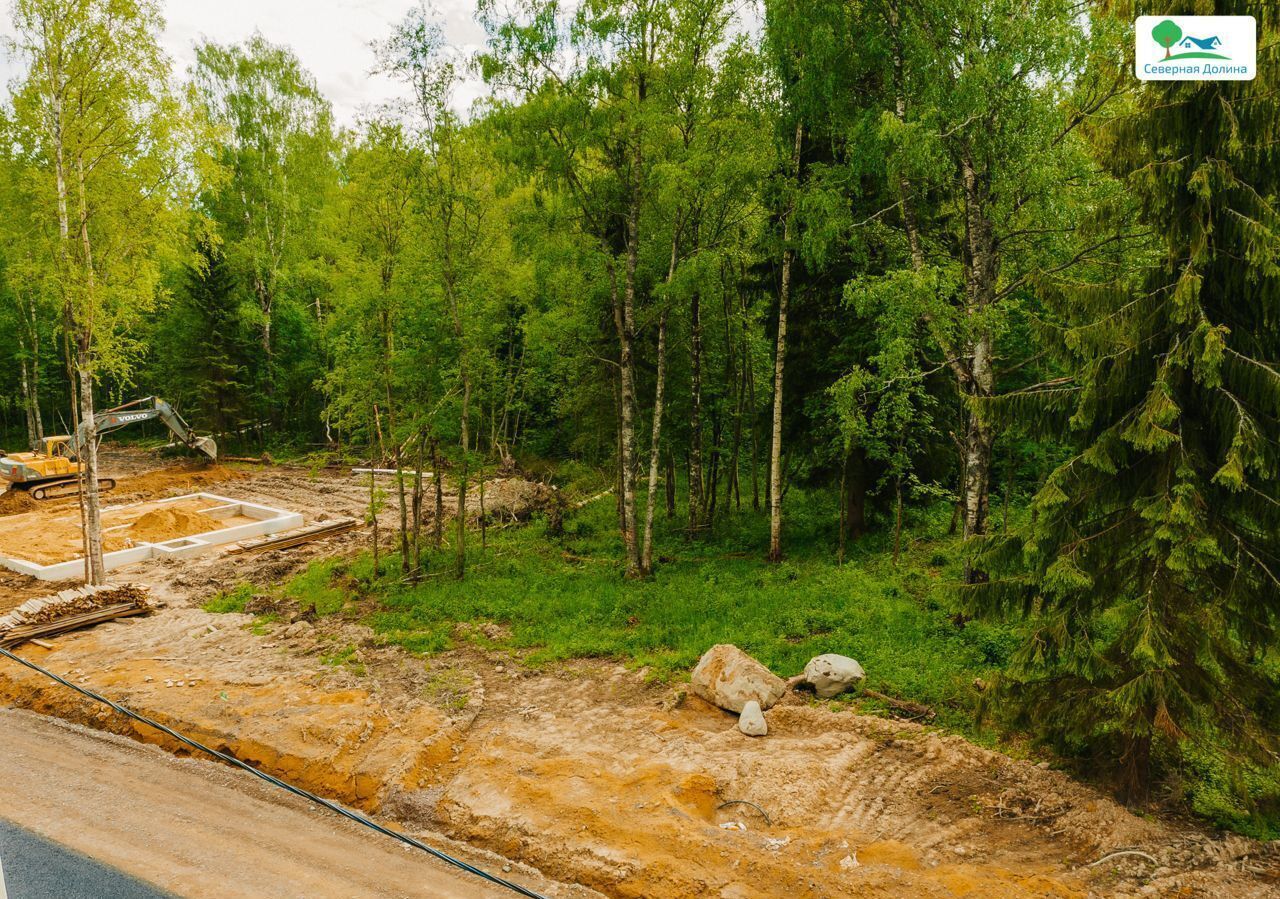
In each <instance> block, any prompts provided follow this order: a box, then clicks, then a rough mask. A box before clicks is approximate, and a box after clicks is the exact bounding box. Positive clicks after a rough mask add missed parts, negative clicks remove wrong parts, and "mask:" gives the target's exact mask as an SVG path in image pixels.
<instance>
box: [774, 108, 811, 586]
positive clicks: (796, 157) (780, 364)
mask: <svg viewBox="0 0 1280 899" xmlns="http://www.w3.org/2000/svg"><path fill="white" fill-rule="evenodd" d="M803 140H804V125H803V124H797V125H796V143H795V149H794V151H793V152H792V157H791V167H792V174H793V176H794V178H795V180H796V188H797V189H798V187H799V180H800V146H801V142H802V141H803ZM794 213H795V201H794V199H793V200H790V201H789V202H788V208H787V211H786V219H785V222H784V224H783V226H782V242H783V251H782V283H781V284H780V285H779V289H778V344H777V352H776V354H775V357H774V365H773V437H772V440H771V443H770V447H769V561H770V562H780V561H782V385H783V370H784V366H785V365H786V358H787V303H788V300H789V299H790V296H791V263H792V259H793V258H794V256H795V252H794V251H793V249H792V247H791V230H792V218H793V216H794Z"/></svg>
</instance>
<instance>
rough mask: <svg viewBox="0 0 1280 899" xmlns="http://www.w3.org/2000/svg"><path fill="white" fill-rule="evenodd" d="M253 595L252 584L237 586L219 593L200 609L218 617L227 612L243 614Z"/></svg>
mask: <svg viewBox="0 0 1280 899" xmlns="http://www.w3.org/2000/svg"><path fill="white" fill-rule="evenodd" d="M253 595H254V586H253V584H239V585H237V586H235V587H233V588H232V589H230V590H225V591H223V592H221V593H219V594H218V595H217V596H215V597H213V599H211V600H209V601H208V602H206V603H205V604H204V605H203V606H201V608H202V609H204V610H205V611H206V612H214V613H216V614H219V615H224V614H226V613H228V612H243V611H244V609H245V606H246V605H247V604H248V602H249V600H251V599H253Z"/></svg>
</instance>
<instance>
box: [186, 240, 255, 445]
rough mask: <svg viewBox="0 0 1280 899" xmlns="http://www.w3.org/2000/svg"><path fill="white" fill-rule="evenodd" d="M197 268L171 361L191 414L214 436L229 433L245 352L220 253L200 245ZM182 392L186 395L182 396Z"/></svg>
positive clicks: (243, 378) (238, 406)
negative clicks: (190, 402) (189, 397)
mask: <svg viewBox="0 0 1280 899" xmlns="http://www.w3.org/2000/svg"><path fill="white" fill-rule="evenodd" d="M197 252H198V253H199V255H200V263H199V264H198V265H191V266H188V267H187V270H186V278H185V281H186V283H185V287H186V290H185V294H186V296H185V299H186V301H187V302H186V303H185V304H184V308H183V309H182V310H181V311H180V313H179V315H180V317H181V318H182V319H183V321H184V324H185V327H183V328H182V329H181V330H180V331H179V335H185V336H186V337H187V338H188V340H186V341H184V340H182V339H181V336H180V338H179V340H178V343H179V344H188V343H189V345H182V346H180V347H175V348H176V349H180V352H179V354H178V356H177V358H175V359H174V360H173V366H174V369H175V372H174V373H175V375H176V376H177V379H178V381H179V382H180V384H181V386H183V387H185V388H186V390H187V391H190V393H191V394H192V399H193V401H194V402H193V405H194V407H195V408H194V409H193V414H194V416H195V418H196V419H197V420H199V421H203V422H208V423H209V424H210V425H212V427H213V428H214V429H215V431H217V432H218V433H219V434H222V433H226V432H228V431H231V430H234V427H233V426H234V424H235V423H236V422H237V421H238V420H239V419H240V417H241V412H242V410H243V409H244V406H245V402H244V395H245V391H246V390H247V389H248V380H249V378H248V374H247V366H246V364H245V360H246V359H247V357H248V347H247V346H246V341H245V338H244V334H243V328H242V325H241V316H240V302H241V301H240V296H239V293H238V292H237V289H236V283H235V276H234V275H233V273H232V271H231V268H230V266H229V265H228V264H227V260H226V257H224V256H223V254H222V252H221V250H220V249H218V248H217V247H214V246H212V245H210V243H209V242H208V241H207V240H201V241H200V242H199V245H198V247H197ZM184 392H185V391H184Z"/></svg>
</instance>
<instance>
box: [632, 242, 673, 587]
mask: <svg viewBox="0 0 1280 899" xmlns="http://www.w3.org/2000/svg"><path fill="white" fill-rule="evenodd" d="M673 260H674V254H673ZM668 283H669V282H668ZM666 378H667V310H666V309H663V310H662V314H661V315H660V316H659V318H658V381H657V386H656V387H655V389H654V397H653V437H652V443H651V445H650V447H649V494H648V496H647V497H646V499H645V509H644V550H643V555H642V558H641V561H640V569H641V571H642V572H643V573H644V574H645V575H646V576H647V575H650V574H652V573H653V507H654V505H655V504H656V503H657V500H658V462H659V459H660V457H661V452H662V444H661V437H662V408H663V407H662V402H663V390H664V388H665V386H666Z"/></svg>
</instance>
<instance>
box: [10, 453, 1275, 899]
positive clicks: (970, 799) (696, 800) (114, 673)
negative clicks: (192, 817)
mask: <svg viewBox="0 0 1280 899" xmlns="http://www.w3.org/2000/svg"><path fill="white" fill-rule="evenodd" d="M166 477H167V475H166ZM227 479H228V480H229V479H234V480H235V484H234V489H232V485H227V486H226V487H225V489H221V491H220V492H223V493H226V494H228V495H232V496H235V497H237V498H243V499H246V500H250V501H261V502H265V503H268V504H270V505H275V506H279V507H285V508H291V509H295V510H297V511H300V512H302V513H303V514H304V515H305V516H306V518H307V523H308V524H311V523H315V522H318V521H323V520H326V519H327V518H339V517H347V516H352V517H358V516H360V515H361V514H362V513H363V507H364V503H365V497H366V496H367V493H366V491H367V483H361V482H360V481H359V480H358V479H356V478H352V477H350V476H349V475H344V473H342V472H318V473H314V474H313V473H309V472H305V471H301V470H289V469H258V470H249V471H236V472H234V473H232V474H230V475H228V478H227ZM122 486H123V485H122ZM204 486H206V487H208V486H212V485H204ZM158 489H161V490H169V489H179V490H181V489H187V488H186V486H185V485H180V484H171V485H169V486H164V487H161V488H158ZM139 492H145V491H144V490H141V491H139ZM494 492H495V495H496V494H498V493H499V492H500V491H497V490H495V491H494ZM142 498H154V495H151V496H147V497H142ZM392 514H397V513H395V512H394V510H392ZM513 517H519V516H518V513H513ZM389 520H390V517H389V518H388V521H389ZM0 521H3V518H0ZM367 539H368V536H367V534H364V533H361V532H355V533H352V534H348V535H345V536H343V537H340V538H337V539H336V540H333V541H326V542H324V543H318V544H311V545H308V546H306V547H303V548H300V549H298V550H295V551H291V552H275V553H264V554H262V555H259V556H250V557H236V558H227V557H224V556H210V557H204V558H199V559H195V560H191V561H190V562H187V563H181V562H173V561H170V562H165V563H161V564H156V563H150V564H147V565H143V566H136V567H134V568H131V569H128V570H125V571H122V572H119V573H118V574H117V575H116V577H114V578H113V579H115V580H126V579H127V580H130V581H132V582H136V583H143V584H146V585H148V586H149V587H151V588H152V590H153V593H154V595H155V596H156V597H157V598H158V599H160V600H161V601H162V602H166V603H167V607H165V608H162V609H160V611H158V612H157V613H156V614H155V615H152V616H150V617H147V618H138V619H129V620H125V621H119V622H114V623H111V624H107V625H103V626H100V627H98V628H95V629H94V630H92V631H86V632H83V633H78V634H72V635H65V636H63V637H59V638H57V640H56V641H55V644H54V648H53V649H52V650H45V649H41V648H39V647H35V646H30V645H28V646H26V647H24V648H23V649H22V652H23V653H24V654H25V655H27V656H29V657H30V658H32V659H34V660H37V661H40V662H41V663H42V664H45V665H47V666H48V667H50V668H51V669H52V670H54V671H57V672H60V673H63V674H64V675H69V676H71V677H73V678H74V679H75V680H76V681H77V682H80V683H84V684H86V685H88V686H91V687H93V688H94V689H98V690H100V691H101V692H103V693H105V694H106V695H108V696H111V697H113V698H115V699H118V700H120V701H122V702H124V703H126V704H128V705H131V706H133V707H135V708H137V709H139V710H141V711H145V712H146V713H148V714H151V715H154V716H156V717H158V718H159V719H160V720H162V721H164V722H166V723H168V724H170V725H173V726H176V727H179V728H180V729H183V730H185V731H188V732H190V733H191V734H192V735H193V736H195V737H196V738H197V739H203V740H206V741H210V742H212V743H213V745H215V746H217V747H218V748H221V749H224V750H226V751H229V752H232V753H234V754H236V755H237V756H238V757H240V758H242V759H245V760H246V761H249V762H251V763H253V764H256V765H258V766H260V767H261V768H262V769H263V770H269V771H271V772H272V773H275V774H279V775H281V776H284V777H286V778H288V779H290V780H292V781H294V782H296V783H298V784H300V785H302V786H306V787H308V788H311V789H314V790H316V791H318V792H321V793H324V794H326V795H329V796H331V797H334V798H336V799H339V800H342V801H344V802H347V803H350V804H351V805H354V806H357V807H360V808H362V809H365V810H367V811H369V812H371V813H375V814H378V815H380V816H383V817H385V818H388V819H390V820H393V821H397V822H401V823H402V824H403V825H404V826H407V827H411V828H421V829H427V830H432V831H435V832H438V833H442V834H445V835H447V836H448V837H450V838H452V839H455V840H459V841H463V842H465V843H467V844H470V845H472V846H476V847H480V848H482V849H484V850H488V851H492V852H495V853H498V854H499V855H501V856H504V857H507V858H511V859H513V860H517V861H518V862H520V863H524V864H527V865H530V866H532V867H534V868H536V869H538V870H540V871H541V872H543V874H545V875H546V876H548V877H551V878H554V879H555V880H557V881H560V882H565V883H577V884H581V885H583V886H585V887H588V888H590V889H592V890H596V891H598V892H600V893H602V894H604V895H608V896H617V897H648V899H674V897H686V896H720V897H734V899H736V897H773V896H788V897H792V896H795V897H818V896H851V895H856V896H873V897H874V896H886V897H888V896H894V897H897V896H912V897H915V896H920V897H949V896H972V897H1030V896H1053V897H1086V896H1106V897H1136V896H1187V897H1191V896H1205V897H1219V896H1221V897H1264V896H1277V895H1280V854H1278V853H1277V849H1276V847H1275V846H1269V845H1263V844H1259V843H1256V842H1253V841H1249V840H1246V839H1243V838H1239V837H1225V836H1221V835H1214V834H1209V833H1206V832H1204V831H1202V830H1199V829H1197V828H1195V827H1194V826H1191V825H1186V824H1178V823H1174V822H1162V821H1158V820H1153V819H1148V818H1144V817H1139V816H1137V815H1134V814H1132V813H1131V812H1129V811H1128V810H1126V809H1125V808H1123V807H1122V806H1120V805H1118V804H1117V803H1115V802H1114V801H1112V800H1111V799H1110V798H1108V797H1106V796H1105V795H1103V794H1101V793H1099V792H1098V791H1096V790H1094V789H1092V788H1090V787H1087V786H1085V785H1082V784H1080V783H1077V782H1075V781H1073V780H1072V779H1071V778H1069V777H1067V776H1066V775H1065V774H1063V773H1061V772H1057V771H1053V770H1049V769H1047V768H1045V767H1038V766H1036V765H1033V764H1031V763H1029V762H1024V761H1018V760H1014V759H1011V758H1009V757H1007V756H1005V755H1002V754H1000V753H997V752H991V751H988V750H986V749H983V748H980V747H977V746H975V745H973V744H970V743H968V742H967V741H965V740H963V739H962V738H960V737H956V736H949V735H946V734H943V733H940V732H938V731H936V730H934V729H930V728H928V727H923V726H921V725H919V724H914V723H910V722H902V721H896V720H892V719H881V718H875V717H870V716H864V715H857V714H853V713H850V712H848V711H832V710H831V709H830V708H828V707H827V706H825V705H823V704H821V703H817V702H815V701H813V700H811V699H809V700H805V699H801V698H800V697H798V696H795V695H790V696H788V697H787V698H786V699H784V701H783V703H782V704H780V705H779V706H777V707H775V708H774V709H773V710H772V711H770V712H769V713H768V718H769V726H770V733H769V736H767V737H765V738H763V739H753V738H749V737H746V736H743V735H742V734H741V733H739V732H738V731H737V729H736V727H735V719H734V717H733V716H731V715H728V714H726V713H724V712H721V711H720V710H718V709H715V708H713V707H711V706H708V705H706V704H705V703H703V702H701V701H700V700H698V699H696V698H693V697H688V698H685V697H684V696H683V694H682V693H680V692H678V691H673V690H672V689H671V688H670V687H661V686H655V685H653V684H651V683H650V682H649V681H648V680H647V678H646V672H645V671H643V670H641V671H628V670H626V669H625V668H622V667H620V666H615V665H613V664H612V663H605V662H599V661H592V662H580V663H574V664H566V665H563V666H560V667H558V668H556V669H555V670H550V671H546V670H544V671H537V672H535V671H532V670H529V669H527V668H525V667H524V666H522V665H521V663H520V659H519V658H517V657H514V656H510V655H507V654H503V653H494V652H488V651H483V650H481V649H478V648H476V646H475V645H474V644H472V643H470V642H467V641H462V643H463V645H466V646H467V647H468V648H466V649H461V650H457V651H454V652H450V653H446V654H443V655H441V656H437V657H434V658H432V659H430V660H423V659H421V658H419V657H415V656H412V655H409V654H407V653H404V652H403V651H401V650H399V649H396V648H394V647H384V646H380V645H379V644H378V643H377V641H376V640H375V639H374V638H373V635H372V633H371V632H370V631H369V630H368V629H367V628H364V627H363V626H361V625H359V624H358V623H354V622H352V621H348V620H341V619H340V618H337V617H334V618H327V619H322V620H321V621H320V622H318V623H310V622H307V621H302V620H300V621H297V622H293V623H290V622H288V621H282V622H280V623H279V624H277V625H274V626H270V627H268V628H266V629H264V628H263V627H261V626H260V625H259V626H258V627H257V628H254V627H252V626H251V624H252V619H251V618H249V617H248V616H240V615H210V614H207V613H205V612H203V611H201V610H200V609H199V608H198V606H199V604H200V603H202V602H203V601H205V600H207V599H208V598H209V597H210V596H211V595H212V594H213V593H214V592H216V591H217V590H218V589H223V588H226V587H229V586H232V585H234V584H235V583H238V582H240V581H242V580H245V579H249V580H254V581H257V582H270V581H276V580H279V579H280V578H283V577H286V576H288V574H290V573H292V572H293V571H294V570H296V569H298V568H300V567H301V566H302V565H303V564H304V563H305V562H306V560H307V559H309V558H314V557H315V556H317V555H321V554H333V553H345V552H350V551H353V550H354V548H355V545H356V543H357V542H358V541H367ZM5 589H6V586H5V583H4V581H2V580H0V591H3V590H5ZM46 592H47V589H46ZM489 627H497V625H491V626H489ZM255 631H256V632H255ZM460 636H465V635H463V634H460ZM490 636H492V634H491V635H490ZM347 648H354V654H353V655H350V658H349V659H347V661H345V662H344V663H342V664H335V661H336V660H338V659H343V658H346V657H347V655H349V653H347V652H341V651H343V650H346V649H347ZM783 673H784V674H785V673H789V672H783ZM0 700H3V701H5V702H7V703H9V704H12V705H15V706H21V707H25V708H30V709H34V710H36V711H40V712H43V713H46V714H52V715H57V716H60V717H63V718H67V719H70V720H72V721H77V722H79V723H84V724H89V725H92V726H95V727H98V728H101V729H105V730H110V731H114V732H116V733H121V734H127V735H129V736H132V737H135V738H137V739H141V740H144V741H146V742H152V743H157V744H159V745H166V740H167V738H165V737H163V735H161V734H159V733H156V732H149V731H148V729H146V728H141V727H138V726H135V725H133V724H132V723H131V722H129V721H128V720H126V719H120V718H117V717H116V716H114V714H111V713H108V712H106V711H105V710H103V709H101V708H100V707H90V706H87V705H85V704H84V702H83V701H82V700H81V699H79V698H78V697H76V696H75V694H71V693H70V692H69V691H67V690H65V689H64V688H60V687H57V686H56V685H54V684H52V683H50V682H47V681H44V680H43V679H40V678H38V677H37V676H35V675H33V674H31V673H30V672H28V671H26V670H25V669H19V668H17V666H14V665H12V664H0ZM166 748H170V749H178V747H175V746H166ZM1122 850H1123V851H1126V852H1128V853H1130V854H1127V855H1120V856H1116V857H1114V858H1107V856H1108V855H1109V854H1110V853H1114V852H1117V851H1122ZM1134 853H1140V854H1134ZM1104 859H1105V860H1104ZM1099 860H1104V861H1102V862H1101V863H1097V864H1095V862H1098V861H1099Z"/></svg>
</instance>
